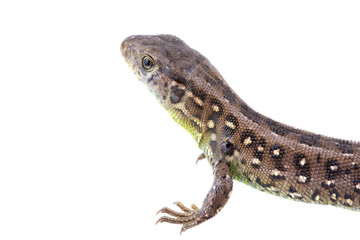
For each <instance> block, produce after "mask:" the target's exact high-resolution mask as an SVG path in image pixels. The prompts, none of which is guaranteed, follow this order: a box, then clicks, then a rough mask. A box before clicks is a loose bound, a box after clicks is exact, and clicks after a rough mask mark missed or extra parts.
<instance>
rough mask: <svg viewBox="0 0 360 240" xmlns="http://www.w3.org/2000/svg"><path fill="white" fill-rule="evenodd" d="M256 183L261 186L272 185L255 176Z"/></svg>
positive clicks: (267, 186)
mask: <svg viewBox="0 0 360 240" xmlns="http://www.w3.org/2000/svg"><path fill="white" fill-rule="evenodd" d="M255 182H256V183H257V184H259V185H260V186H261V187H263V188H269V187H271V186H272V184H271V183H264V182H262V181H261V178H256V181H255Z"/></svg>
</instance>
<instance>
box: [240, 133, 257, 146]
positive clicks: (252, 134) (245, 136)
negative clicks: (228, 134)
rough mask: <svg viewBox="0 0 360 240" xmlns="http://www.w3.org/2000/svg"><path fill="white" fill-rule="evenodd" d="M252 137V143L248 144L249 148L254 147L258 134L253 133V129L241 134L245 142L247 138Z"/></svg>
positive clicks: (242, 140)
mask: <svg viewBox="0 0 360 240" xmlns="http://www.w3.org/2000/svg"><path fill="white" fill-rule="evenodd" d="M248 138H250V140H251V143H250V144H248V145H246V147H247V148H250V147H253V146H254V145H255V143H256V136H255V134H254V133H253V131H251V130H245V131H244V132H243V133H242V134H241V142H242V143H244V141H245V139H248Z"/></svg>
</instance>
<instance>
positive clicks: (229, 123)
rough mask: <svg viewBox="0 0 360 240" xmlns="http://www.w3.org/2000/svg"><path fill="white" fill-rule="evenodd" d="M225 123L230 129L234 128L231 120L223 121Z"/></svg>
mask: <svg viewBox="0 0 360 240" xmlns="http://www.w3.org/2000/svg"><path fill="white" fill-rule="evenodd" d="M225 125H226V126H228V127H229V128H231V129H235V128H236V126H235V124H234V123H232V122H229V121H226V122H225Z"/></svg>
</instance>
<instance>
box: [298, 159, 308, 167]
mask: <svg viewBox="0 0 360 240" xmlns="http://www.w3.org/2000/svg"><path fill="white" fill-rule="evenodd" d="M299 164H300V166H304V165H305V164H306V159H305V158H303V159H301V160H300V161H299Z"/></svg>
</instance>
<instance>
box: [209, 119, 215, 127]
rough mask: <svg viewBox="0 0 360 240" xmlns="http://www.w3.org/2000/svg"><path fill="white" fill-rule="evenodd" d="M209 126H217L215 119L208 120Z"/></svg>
mask: <svg viewBox="0 0 360 240" xmlns="http://www.w3.org/2000/svg"><path fill="white" fill-rule="evenodd" d="M208 127H209V128H214V127H215V123H214V121H213V120H209V122H208Z"/></svg>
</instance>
